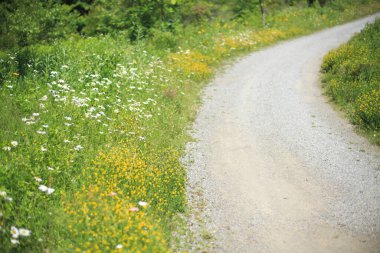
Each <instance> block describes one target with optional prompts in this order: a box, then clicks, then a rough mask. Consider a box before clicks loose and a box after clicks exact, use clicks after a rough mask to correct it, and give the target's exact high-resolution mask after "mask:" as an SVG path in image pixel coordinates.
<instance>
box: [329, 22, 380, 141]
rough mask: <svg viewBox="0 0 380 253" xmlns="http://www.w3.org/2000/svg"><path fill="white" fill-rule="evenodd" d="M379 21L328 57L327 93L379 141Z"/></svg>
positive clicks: (354, 121)
mask: <svg viewBox="0 0 380 253" xmlns="http://www.w3.org/2000/svg"><path fill="white" fill-rule="evenodd" d="M379 55H380V20H379V19H378V20H377V21H376V22H375V23H374V24H370V25H367V27H366V28H365V29H364V30H363V31H362V32H361V33H360V34H358V35H356V36H355V37H354V38H352V39H351V41H350V42H349V43H347V44H345V45H343V46H341V47H340V48H339V49H337V50H334V51H332V52H330V53H329V54H328V55H327V56H325V59H324V63H323V67H322V70H323V71H324V72H325V75H324V81H325V83H326V84H325V87H326V91H327V93H328V94H329V95H330V96H331V97H332V98H333V100H334V101H335V102H337V103H338V104H339V105H340V106H342V107H343V108H344V109H345V111H347V113H348V115H349V117H350V118H351V120H352V122H353V123H355V124H357V125H358V126H360V127H361V128H362V129H365V130H366V131H367V133H369V134H370V136H371V139H373V140H374V141H375V142H376V143H377V144H380V57H379Z"/></svg>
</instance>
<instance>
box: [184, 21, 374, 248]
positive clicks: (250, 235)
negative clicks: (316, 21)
mask: <svg viewBox="0 0 380 253" xmlns="http://www.w3.org/2000/svg"><path fill="white" fill-rule="evenodd" d="M373 20H374V16H371V17H368V18H364V19H361V20H359V21H355V22H352V23H349V24H346V25H342V26H338V27H335V28H332V29H328V30H324V31H322V32H319V33H316V34H313V35H310V36H306V37H302V38H299V39H295V40H292V41H289V42H285V43H282V44H279V45H277V46H274V47H270V48H267V49H265V50H262V51H260V52H256V53H253V54H251V55H249V56H247V57H244V58H242V59H241V60H240V61H238V62H237V63H235V64H234V65H233V66H231V67H230V68H229V69H228V70H227V71H225V73H222V74H220V75H218V76H217V77H216V78H215V80H214V82H213V83H212V84H210V85H209V86H208V87H207V88H206V89H205V91H204V104H203V106H202V108H201V110H200V112H199V114H198V117H197V120H196V122H195V125H194V134H193V135H194V137H195V138H196V139H197V142H194V143H189V144H188V157H187V160H188V161H190V160H191V161H192V163H191V164H190V165H188V170H189V189H188V191H189V201H190V204H191V206H192V207H193V209H194V213H195V215H194V216H195V218H194V219H193V221H192V222H191V224H190V225H191V226H193V228H194V230H200V229H202V230H204V229H206V230H208V231H210V232H211V234H212V236H213V238H214V239H213V240H211V242H210V244H208V247H207V246H205V245H203V246H201V248H202V247H204V250H207V251H212V252H266V253H267V252H268V253H269V252H276V253H277V252H280V253H281V252H291V253H296V252H334V253H338V252H342V253H343V252H344V253H346V252H373V253H375V252H377V253H379V252H380V150H379V149H378V148H376V147H373V146H370V145H369V144H368V143H367V141H366V140H364V139H363V138H361V137H359V136H357V135H356V134H355V133H354V131H353V127H352V126H351V125H350V124H349V123H348V122H347V120H345V119H343V118H342V117H341V116H340V115H338V113H337V112H336V111H334V110H333V109H332V108H331V106H330V105H329V104H328V103H327V99H326V98H325V97H324V96H323V95H322V91H321V89H320V82H319V69H320V64H321V61H322V57H323V56H324V55H325V54H326V53H328V52H329V51H330V50H331V49H333V48H335V47H337V46H339V45H340V44H342V43H344V42H346V41H347V40H348V39H349V38H350V37H351V36H352V35H353V34H354V33H355V32H358V31H360V30H361V29H362V28H363V27H364V25H365V24H366V23H367V22H369V21H373ZM197 216H201V217H203V219H204V220H205V221H206V224H205V226H206V227H205V228H200V227H199V224H197V222H196V221H195V219H196V218H197ZM198 218H199V217H198ZM204 237H205V236H204ZM206 237H208V236H206ZM195 250H196V251H198V250H199V249H195Z"/></svg>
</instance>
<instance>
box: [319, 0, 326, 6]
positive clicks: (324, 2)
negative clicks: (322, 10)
mask: <svg viewBox="0 0 380 253" xmlns="http://www.w3.org/2000/svg"><path fill="white" fill-rule="evenodd" d="M318 2H319V5H320V6H321V7H323V6H325V4H326V2H327V1H326V0H318Z"/></svg>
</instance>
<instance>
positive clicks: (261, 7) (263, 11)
mask: <svg viewBox="0 0 380 253" xmlns="http://www.w3.org/2000/svg"><path fill="white" fill-rule="evenodd" d="M259 4H260V11H261V20H262V22H263V26H265V24H266V12H267V11H266V10H265V8H264V5H263V0H259Z"/></svg>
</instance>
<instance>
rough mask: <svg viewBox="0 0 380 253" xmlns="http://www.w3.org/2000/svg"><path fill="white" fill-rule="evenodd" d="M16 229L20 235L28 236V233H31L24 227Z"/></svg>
mask: <svg viewBox="0 0 380 253" xmlns="http://www.w3.org/2000/svg"><path fill="white" fill-rule="evenodd" d="M18 231H19V233H20V235H21V236H30V233H31V232H30V230H28V229H26V228H20V229H19V230H18Z"/></svg>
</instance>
